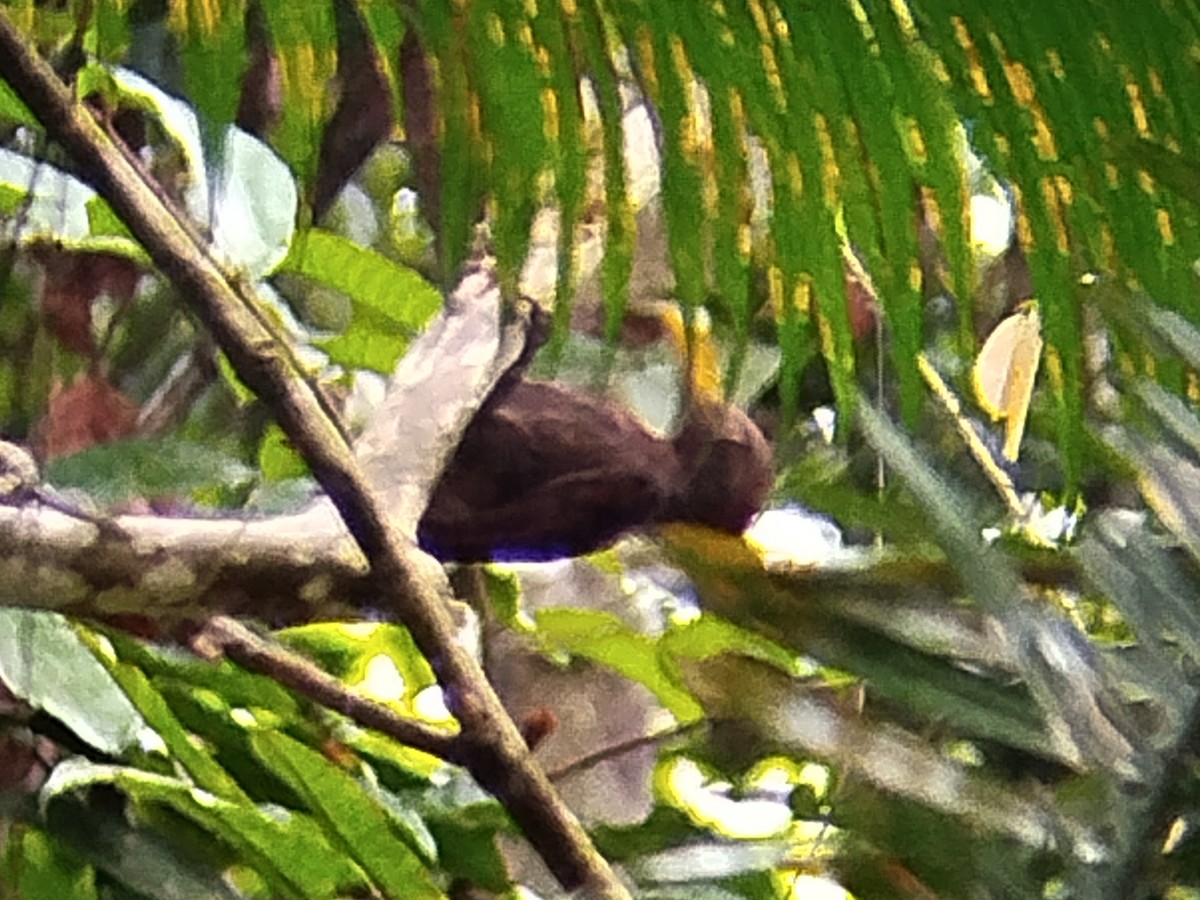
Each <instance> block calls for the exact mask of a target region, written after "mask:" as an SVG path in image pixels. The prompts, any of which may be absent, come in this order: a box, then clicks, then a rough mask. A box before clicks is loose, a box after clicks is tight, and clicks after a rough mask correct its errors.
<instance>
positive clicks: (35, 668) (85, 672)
mask: <svg viewBox="0 0 1200 900" xmlns="http://www.w3.org/2000/svg"><path fill="white" fill-rule="evenodd" d="M63 587H64V589H67V588H68V584H67V583H66V582H64V585H63ZM0 680H2V681H3V682H4V684H5V685H6V686H7V687H8V689H9V690H10V691H11V692H12V693H13V694H15V695H16V696H17V697H19V698H20V699H22V700H24V701H25V702H26V703H28V704H29V705H30V706H32V707H33V708H34V709H42V710H45V711H46V712H47V713H49V714H50V715H52V716H54V718H56V719H58V720H59V721H60V722H62V723H63V724H64V725H65V726H66V727H67V728H69V729H70V730H71V731H72V732H74V733H75V734H76V735H77V736H78V737H79V738H80V739H81V740H83V741H85V742H86V743H88V744H90V745H91V746H93V747H95V748H96V749H97V750H99V751H100V752H101V753H107V754H111V755H114V756H115V755H119V754H122V753H125V752H127V751H129V750H131V749H134V748H137V747H138V746H139V745H141V744H143V743H144V742H147V741H150V740H151V739H152V737H153V736H152V735H149V733H148V729H147V725H146V721H145V720H144V719H143V718H142V716H141V715H140V714H139V712H138V710H137V709H136V708H135V707H134V706H133V704H131V703H130V701H129V698H128V697H127V696H126V695H125V694H124V692H122V690H121V689H120V687H119V686H118V685H117V684H116V683H115V682H114V681H113V679H112V678H111V677H110V675H109V673H108V672H106V671H105V670H104V667H103V666H101V664H100V662H98V661H97V659H96V657H95V656H93V655H92V652H91V651H90V650H89V649H88V647H87V646H86V644H85V643H84V642H83V641H81V640H80V636H79V633H77V632H76V630H75V628H74V627H73V626H72V625H71V624H70V623H69V622H68V621H67V620H66V619H64V618H62V617H61V616H59V615H57V614H54V613H45V612H34V611H31V610H22V609H4V610H0Z"/></svg>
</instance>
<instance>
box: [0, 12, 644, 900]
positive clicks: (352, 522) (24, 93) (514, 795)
mask: <svg viewBox="0 0 1200 900" xmlns="http://www.w3.org/2000/svg"><path fill="white" fill-rule="evenodd" d="M0 77H3V78H4V79H5V80H6V81H7V82H8V84H9V85H10V86H11V87H12V88H13V89H14V90H15V91H16V93H17V95H18V96H19V97H20V98H21V100H22V101H24V103H25V104H26V105H27V106H28V107H29V108H30V109H31V110H33V112H34V114H35V115H36V116H37V117H38V120H39V121H40V122H41V123H42V125H43V126H44V127H45V128H46V131H47V133H48V134H49V135H50V136H51V138H52V139H54V140H56V141H57V142H59V143H60V144H61V145H62V146H63V147H64V148H65V150H66V151H67V152H68V153H69V154H70V155H71V157H72V158H73V159H74V160H75V161H76V163H77V164H78V165H80V167H81V168H82V169H83V171H84V172H86V173H87V175H88V177H89V179H90V180H91V182H92V184H93V186H94V187H95V188H96V189H97V191H99V193H100V194H101V195H102V196H103V197H104V198H105V199H106V200H107V201H108V202H109V203H110V204H111V205H112V207H113V209H114V210H115V211H116V213H117V214H118V215H119V216H120V217H121V219H122V220H123V221H124V222H125V223H126V224H127V225H128V227H129V228H130V231H131V232H132V233H133V235H134V237H136V238H137V240H138V241H139V242H140V243H141V244H142V246H143V247H145V248H146V250H147V252H148V253H149V254H150V256H151V258H152V259H153V260H154V262H155V264H156V265H157V266H158V267H159V268H160V269H161V270H162V271H163V273H164V274H165V275H166V276H167V277H168V278H170V279H171V281H172V282H173V283H174V284H175V286H176V287H177V288H178V290H179V291H180V294H181V296H182V297H183V299H184V301H185V302H186V303H187V305H188V307H189V309H190V310H191V311H192V312H193V314H194V315H195V316H196V317H197V318H198V319H199V320H200V321H201V322H202V323H203V324H204V325H205V327H206V328H207V329H208V330H209V332H210V333H211V334H212V335H213V337H214V339H215V340H216V341H217V342H218V344H219V345H220V346H221V349H222V350H223V351H224V352H225V354H226V355H227V357H228V358H229V360H230V362H231V363H232V365H233V367H234V370H235V371H236V372H237V374H238V376H239V377H240V378H241V379H242V381H243V382H244V383H245V384H246V385H247V386H249V387H250V388H251V390H253V391H254V392H255V393H256V394H258V396H259V397H260V398H261V399H262V400H263V401H264V402H265V403H266V404H267V405H268V406H269V407H270V408H271V409H272V411H273V412H274V413H275V415H276V417H277V418H278V420H279V422H280V425H281V426H282V428H283V430H284V432H285V433H286V434H287V436H288V438H289V439H290V440H291V441H292V443H293V444H294V446H295V447H296V448H297V449H298V450H299V451H300V452H301V454H302V455H303V456H304V458H305V460H306V462H307V463H308V464H309V467H310V468H311V470H312V471H313V474H314V475H315V476H316V478H317V480H318V481H319V482H320V484H321V486H322V487H323V488H324V490H325V492H326V493H327V494H328V495H329V497H330V499H331V500H332V502H333V504H334V506H335V507H336V508H337V510H338V512H339V514H340V516H341V518H342V521H343V522H344V523H345V525H346V527H347V528H348V530H349V531H350V533H351V535H352V536H353V538H354V540H355V542H356V543H357V545H358V546H359V548H361V550H362V552H363V554H364V555H365V556H366V558H367V561H368V563H369V566H370V576H371V579H372V586H373V588H374V590H375V591H377V592H378V598H379V602H380V605H382V606H383V607H384V608H385V609H388V610H389V611H391V612H392V613H393V614H394V615H395V616H396V617H397V618H398V619H399V620H400V621H401V622H403V623H404V624H405V625H406V626H407V627H408V629H409V631H410V632H411V633H412V636H413V639H414V640H415V642H416V644H417V646H418V647H419V648H420V650H421V651H422V653H424V654H425V655H426V657H427V658H428V659H429V661H430V664H431V665H432V667H433V669H434V671H435V673H436V674H437V676H438V680H439V681H440V682H441V684H442V686H443V688H444V690H445V692H446V696H447V700H448V703H449V705H450V708H451V710H452V711H453V712H454V714H455V716H456V717H457V718H458V720H459V722H460V723H461V725H462V735H461V738H460V740H461V741H462V745H463V748H464V753H463V755H464V760H463V761H464V763H465V765H466V766H467V768H468V769H469V770H470V771H471V774H472V775H473V776H474V777H475V779H476V780H477V781H478V782H479V783H480V784H481V785H482V786H483V787H484V788H485V789H487V790H488V791H490V792H491V793H492V794H493V795H495V796H496V797H497V798H498V799H499V800H500V801H501V802H502V803H503V804H504V805H505V806H506V807H507V809H508V810H509V812H510V814H511V815H512V817H513V819H514V820H515V821H516V822H517V824H518V825H519V826H520V827H521V828H522V830H523V831H524V833H525V835H526V837H527V838H528V839H529V841H530V843H531V844H533V846H534V847H535V849H536V850H537V851H538V853H539V854H540V855H541V856H542V858H543V859H544V860H545V861H546V863H547V865H548V866H549V867H550V869H551V871H552V872H553V873H554V874H555V876H556V877H557V878H558V880H559V881H560V882H561V883H562V884H563V885H564V886H565V887H567V888H568V889H582V890H583V891H584V892H585V893H586V894H587V895H588V896H595V897H603V898H608V897H611V898H618V897H619V898H624V897H628V893H627V891H626V890H625V888H624V887H623V886H622V884H621V882H620V881H619V880H618V879H617V877H616V875H615V874H614V873H613V871H612V870H611V868H610V867H609V866H608V864H607V862H606V861H605V860H604V859H603V858H602V857H601V856H600V855H599V854H598V853H597V852H596V850H595V848H594V847H593V846H592V844H591V841H590V839H589V838H588V836H587V833H586V832H585V831H584V830H583V828H582V826H581V825H580V824H579V822H578V820H577V819H576V818H575V817H574V815H573V814H572V813H571V812H570V810H569V809H567V807H566V806H565V805H564V804H563V802H562V801H561V799H560V798H559V797H558V796H557V795H556V794H555V792H554V790H553V788H552V787H551V785H550V783H549V781H548V779H547V778H546V776H545V773H544V772H542V771H541V769H540V768H539V767H538V766H537V765H536V763H534V761H533V760H532V758H531V756H530V753H529V750H528V748H527V747H526V746H525V742H524V741H523V740H522V738H521V735H520V733H519V731H518V729H517V727H516V725H515V724H514V723H513V721H512V720H511V719H510V718H509V717H508V715H507V714H506V713H505V711H504V709H503V707H502V706H501V705H500V701H499V700H498V698H497V697H496V695H495V693H494V692H493V690H492V688H491V686H490V685H489V684H488V682H487V680H486V678H485V677H484V674H483V671H482V670H481V668H480V666H479V664H478V663H477V661H476V660H475V659H474V658H473V657H472V656H471V654H470V653H469V652H468V651H467V650H466V649H464V648H462V647H460V646H459V645H458V644H457V642H456V641H455V633H454V625H453V622H452V620H451V618H450V615H449V613H448V611H447V603H448V601H449V600H450V599H451V593H450V588H449V584H448V583H447V581H446V576H445V572H444V570H443V569H442V568H441V566H440V565H438V564H437V562H436V561H435V560H433V559H432V558H431V557H429V556H427V555H425V554H423V553H421V552H420V551H419V550H418V549H417V548H416V546H415V545H414V544H413V543H412V541H411V539H409V538H406V537H404V536H403V535H402V534H401V532H400V531H399V530H398V529H397V528H396V527H395V526H393V525H392V523H391V522H390V521H389V518H388V511H387V510H386V509H385V507H384V506H383V504H382V503H381V502H380V499H379V497H378V495H377V494H376V493H375V492H374V490H373V489H372V487H371V486H370V484H369V483H368V482H367V479H366V478H365V477H364V475H363V473H362V471H361V470H360V469H359V467H358V466H357V465H356V462H355V459H354V457H353V454H352V453H351V450H350V448H349V446H347V444H346V442H345V441H344V440H343V438H342V435H341V433H340V432H339V430H338V428H337V426H336V423H334V422H333V421H332V420H331V419H330V418H329V417H328V416H326V414H325V411H324V409H323V408H322V405H321V402H320V398H319V397H318V396H317V395H316V394H315V392H314V391H313V389H312V387H311V386H310V385H309V384H308V383H307V382H306V381H305V379H304V378H303V377H302V373H300V372H298V371H297V370H296V369H295V368H294V367H293V366H291V365H290V364H289V362H288V360H287V358H286V354H284V353H282V352H281V351H280V347H279V345H278V343H277V340H276V338H275V337H274V336H273V335H272V334H271V333H270V331H269V330H268V329H267V328H266V327H265V325H264V322H263V320H262V319H261V318H260V317H258V316H256V315H255V314H254V307H253V302H252V299H251V298H247V297H246V296H244V295H243V294H241V293H239V291H238V290H237V288H236V287H235V286H234V282H233V281H232V280H231V279H230V278H228V277H227V276H226V274H225V273H223V272H222V271H221V270H220V268H219V266H218V265H216V263H215V262H214V261H213V259H212V258H211V257H210V256H209V255H208V254H207V253H206V252H205V249H204V248H202V247H199V246H197V244H196V242H195V241H194V240H193V239H192V237H191V235H190V234H189V231H188V229H186V228H185V227H183V226H182V225H181V224H180V223H179V222H178V220H177V219H176V218H175V217H173V216H172V215H171V214H170V212H169V211H168V210H167V209H166V208H165V207H164V206H163V204H162V202H161V201H160V200H159V198H158V197H157V196H156V195H155V192H154V191H153V190H151V189H150V187H149V186H148V185H147V184H146V182H145V181H144V180H143V179H142V178H141V177H140V176H139V174H138V172H137V171H136V170H135V169H134V167H133V166H132V165H131V164H130V162H129V161H128V160H127V159H126V158H125V157H124V156H122V155H121V153H120V152H118V151H117V149H116V148H115V147H114V146H113V144H112V143H111V142H110V141H109V140H108V138H107V136H106V135H105V134H104V133H103V132H102V131H101V129H100V128H99V126H98V125H97V123H96V122H95V121H94V119H93V118H92V117H91V115H90V114H89V113H88V112H87V111H86V110H85V109H84V108H83V107H82V106H81V105H80V104H78V103H76V102H75V101H74V98H73V97H72V95H71V93H70V91H68V90H67V89H66V88H65V87H64V86H63V84H62V83H61V82H60V81H59V80H58V78H57V77H56V76H55V74H54V73H53V71H52V70H51V69H50V67H49V66H48V65H47V64H46V63H45V62H44V61H42V60H41V59H40V58H38V57H36V56H35V55H34V54H33V53H32V52H31V51H30V49H29V47H28V46H27V45H26V43H25V41H24V39H23V38H22V36H21V35H20V33H19V32H18V31H17V30H16V29H15V28H14V27H13V25H12V23H11V21H10V20H9V18H8V17H7V15H6V14H4V13H3V12H2V11H0ZM410 524H411V523H410ZM164 564H165V565H169V561H164Z"/></svg>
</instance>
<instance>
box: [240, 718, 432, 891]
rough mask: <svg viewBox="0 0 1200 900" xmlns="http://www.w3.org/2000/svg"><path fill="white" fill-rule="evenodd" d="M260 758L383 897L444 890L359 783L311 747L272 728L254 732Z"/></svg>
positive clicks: (255, 744)
mask: <svg viewBox="0 0 1200 900" xmlns="http://www.w3.org/2000/svg"><path fill="white" fill-rule="evenodd" d="M252 741H253V743H254V747H255V749H256V751H257V752H258V754H259V756H260V758H261V759H262V761H263V762H264V763H266V764H268V765H270V766H272V767H273V768H274V769H275V770H276V771H277V772H278V773H279V774H280V775H281V776H282V777H283V778H284V779H285V780H286V781H287V782H288V783H289V784H290V785H291V787H292V789H293V790H295V791H296V792H297V793H298V794H300V795H301V796H302V797H304V799H305V802H306V803H307V805H308V807H309V809H310V810H311V811H312V813H313V815H314V816H316V818H317V819H318V820H319V821H320V822H321V823H322V825H323V826H324V827H325V829H326V830H327V833H328V834H329V835H330V838H331V839H332V840H333V841H335V842H336V844H337V845H338V846H339V847H340V848H341V849H342V850H343V851H344V852H346V853H347V854H349V855H350V857H351V858H352V859H354V860H355V861H356V862H357V863H358V864H359V865H360V866H361V867H362V869H363V871H364V872H366V873H367V876H368V877H369V878H370V879H371V880H372V882H373V883H374V885H375V886H376V887H377V888H378V889H379V891H380V892H381V893H382V894H383V895H384V896H385V897H391V898H397V900H403V898H414V900H417V898H425V897H428V898H437V897H443V896H445V895H444V894H442V892H441V891H439V890H438V889H437V887H436V886H435V885H434V883H433V880H432V878H431V877H430V873H429V872H428V870H427V869H426V868H425V866H424V865H423V864H422V862H421V860H420V859H419V858H418V857H417V856H416V854H415V853H414V852H413V850H412V849H411V848H410V847H409V846H408V844H406V843H405V842H404V841H402V840H400V839H399V838H397V837H396V836H395V835H394V834H393V832H392V829H391V827H390V826H389V824H388V819H387V816H386V814H385V813H384V811H383V810H382V809H381V808H380V806H379V804H378V803H377V802H376V801H375V800H373V799H372V798H371V797H370V796H368V794H367V793H366V792H365V791H364V790H363V788H362V786H361V785H360V784H359V783H358V782H356V781H355V780H354V779H353V778H351V777H350V776H349V775H347V774H346V773H345V772H343V771H342V770H340V769H338V768H336V767H335V766H334V765H333V764H331V763H330V762H329V761H328V760H326V759H325V758H324V757H323V756H321V755H320V754H319V753H317V752H316V751H315V750H310V749H309V748H308V747H305V746H304V745H303V744H301V743H299V742H298V741H295V740H293V739H292V738H289V737H287V736H286V735H283V734H279V733H276V732H259V733H258V734H255V735H254V736H253V738H252Z"/></svg>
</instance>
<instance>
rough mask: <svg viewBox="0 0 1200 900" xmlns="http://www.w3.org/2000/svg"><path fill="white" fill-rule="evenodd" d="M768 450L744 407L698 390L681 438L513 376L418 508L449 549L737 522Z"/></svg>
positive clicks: (758, 501)
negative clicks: (700, 395) (702, 395)
mask: <svg viewBox="0 0 1200 900" xmlns="http://www.w3.org/2000/svg"><path fill="white" fill-rule="evenodd" d="M771 482H772V470H771V449H770V446H769V445H768V444H767V442H766V440H765V439H764V438H763V436H762V433H761V432H760V431H759V430H758V428H757V427H756V426H755V425H754V423H753V422H751V421H750V419H749V418H748V417H747V416H746V415H745V414H744V413H743V412H741V411H740V410H738V409H736V408H734V407H731V406H725V405H723V404H720V403H718V402H716V401H714V400H695V401H693V402H692V404H691V410H690V412H689V413H688V415H687V417H686V419H685V421H684V423H683V426H682V427H681V429H680V430H679V433H678V434H677V435H676V436H675V437H674V438H662V437H658V436H656V435H654V434H652V433H651V432H650V431H649V430H647V428H646V427H645V426H644V425H643V424H642V423H641V421H640V420H638V419H637V418H636V417H635V416H634V415H633V414H632V413H630V412H626V411H624V410H621V409H619V408H617V407H615V406H613V405H611V404H609V403H605V402H602V401H600V400H598V399H596V398H594V397H591V396H588V395H587V394H584V393H582V392H580V391H577V390H574V389H571V388H567V387H563V386H561V385H558V384H553V383H548V382H540V381H526V380H524V379H522V378H519V377H517V378H512V379H507V380H506V381H505V382H504V383H502V384H501V385H500V387H498V388H497V390H496V392H495V393H493V395H492V396H491V397H490V398H489V399H488V401H487V403H485V404H484V406H483V407H482V409H480V411H479V414H478V415H477V416H476V417H475V419H474V421H473V422H472V423H471V425H470V426H469V427H468V428H467V431H466V433H465V434H464V436H463V440H462V443H461V444H460V445H459V448H458V451H457V452H456V454H455V456H454V457H453V459H452V460H451V462H450V464H449V466H448V467H447V468H446V471H445V472H444V473H443V475H442V479H441V481H440V482H439V484H438V486H437V488H436V489H435V490H434V493H433V496H432V498H431V501H430V504H429V508H428V510H427V511H426V513H425V515H424V517H423V518H422V519H421V523H420V527H419V532H418V535H419V539H420V542H421V545H422V546H423V547H424V548H425V549H426V550H428V551H429V552H431V553H432V554H433V555H435V556H437V557H438V558H440V559H442V560H457V561H461V562H474V561H484V560H506V561H517V560H530V561H532V560H546V559H555V558H559V557H564V556H576V555H580V554H584V553H589V552H592V551H594V550H598V549H601V548H603V547H606V546H608V545H610V544H612V543H613V542H614V541H615V540H616V539H617V538H619V537H620V536H621V535H623V534H626V533H629V532H634V531H638V530H641V529H645V528H648V527H651V526H653V525H655V524H659V523H665V522H690V523H695V524H699V525H707V526H709V527H712V528H718V529H721V530H723V531H727V532H731V533H734V534H738V533H741V531H742V530H744V529H745V527H746V526H747V525H748V524H749V522H750V519H751V518H752V517H753V515H754V514H755V513H756V512H758V510H759V509H760V507H761V505H762V503H763V501H764V500H765V499H766V496H767V492H768V491H769V489H770V487H771Z"/></svg>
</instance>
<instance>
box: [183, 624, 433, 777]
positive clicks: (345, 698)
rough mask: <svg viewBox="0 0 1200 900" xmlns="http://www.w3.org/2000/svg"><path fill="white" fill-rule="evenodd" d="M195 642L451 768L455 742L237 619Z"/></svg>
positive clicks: (213, 626)
mask: <svg viewBox="0 0 1200 900" xmlns="http://www.w3.org/2000/svg"><path fill="white" fill-rule="evenodd" d="M197 640H199V641H203V642H204V643H205V644H206V645H207V646H212V647H215V648H216V649H217V650H219V651H220V652H221V654H222V655H224V656H226V657H228V658H229V659H231V660H233V661H234V662H235V663H237V664H238V665H240V666H242V667H244V668H246V669H250V670H251V671H254V672H260V673H262V674H263V675H269V676H270V677H271V678H273V679H274V680H275V681H277V682H279V683H280V684H282V685H285V686H286V687H289V688H291V689H292V690H294V691H296V692H297V693H299V694H301V695H303V696H305V697H307V698H308V699H310V700H312V701H314V702H315V703H318V704H320V705H321V706H324V707H326V708H327V709H332V710H334V711H336V712H339V713H341V714H342V715H344V716H346V717H347V718H349V719H351V720H352V721H354V722H357V723H358V724H359V725H362V726H363V727H364V728H370V729H372V730H374V731H378V732H380V733H381V734H386V735H387V736H388V737H391V738H395V739H396V740H398V741H399V742H400V743H402V744H405V745H406V746H409V747H412V748H414V749H416V750H422V751H424V752H425V753H429V754H431V755H433V756H436V757H438V758H439V759H443V760H445V761H447V762H455V736H454V735H453V734H450V733H448V732H446V731H442V730H440V729H437V728H432V727H430V726H429V725H425V724H423V723H421V722H416V721H414V720H412V719H406V718H405V717H404V716H402V715H400V714H399V713H397V712H396V711H395V710H393V709H392V708H391V707H389V706H387V705H386V704H384V703H380V702H379V701H377V700H372V699H370V698H369V697H364V696H363V695H362V694H358V693H355V692H354V691H353V690H351V689H350V688H348V687H346V685H345V684H343V683H342V682H341V681H339V680H338V679H337V678H334V677H333V676H332V675H330V674H328V673H327V672H325V671H324V670H322V669H320V668H319V667H318V666H317V665H316V664H314V663H312V662H310V661H309V660H307V659H305V658H304V657H302V656H300V655H299V654H297V653H294V652H293V651H291V650H288V649H287V648H286V647H284V646H283V645H281V644H279V643H278V642H277V641H273V640H269V639H267V638H264V637H260V636H259V635H257V634H255V633H254V632H253V631H251V630H250V629H249V628H247V627H246V626H245V625H243V624H241V623H240V622H238V621H237V620H236V619H231V618H229V617H228V616H214V617H212V618H211V619H209V620H208V621H207V622H205V623H204V627H203V628H202V629H201V630H200V632H199V633H198V635H197Z"/></svg>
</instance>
